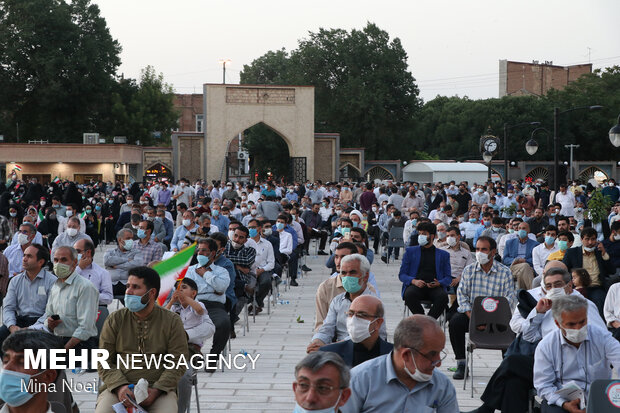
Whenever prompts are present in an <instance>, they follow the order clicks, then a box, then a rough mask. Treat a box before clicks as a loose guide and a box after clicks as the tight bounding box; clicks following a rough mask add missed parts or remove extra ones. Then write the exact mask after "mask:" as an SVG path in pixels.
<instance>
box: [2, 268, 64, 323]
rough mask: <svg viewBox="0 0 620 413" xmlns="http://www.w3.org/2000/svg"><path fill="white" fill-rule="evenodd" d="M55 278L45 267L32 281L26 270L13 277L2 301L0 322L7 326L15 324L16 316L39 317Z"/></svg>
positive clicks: (43, 311)
mask: <svg viewBox="0 0 620 413" xmlns="http://www.w3.org/2000/svg"><path fill="white" fill-rule="evenodd" d="M56 280H57V278H56V276H55V275H54V274H52V273H50V272H49V271H47V270H45V269H41V271H39V273H38V274H37V276H36V277H35V278H34V280H32V281H30V278H28V275H27V274H26V271H24V272H22V273H21V274H18V275H16V276H15V277H13V278H12V279H11V281H10V282H9V288H8V289H7V292H6V296H5V297H4V301H3V303H2V323H3V324H4V325H5V326H6V327H7V328H8V327H10V326H13V325H16V324H17V317H41V315H42V314H43V313H45V306H46V304H47V297H48V295H49V292H50V290H51V289H52V285H53V284H54V283H55V282H56Z"/></svg>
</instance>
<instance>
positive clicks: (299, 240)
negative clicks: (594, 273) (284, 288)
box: [290, 218, 620, 245]
mask: <svg viewBox="0 0 620 413" xmlns="http://www.w3.org/2000/svg"><path fill="white" fill-rule="evenodd" d="M300 219H301V218H300ZM290 226H291V227H293V229H294V230H295V232H296V233H297V245H299V244H303V243H304V229H303V228H302V227H301V224H300V223H299V222H297V221H293V222H292V223H291V225H290ZM618 244H620V242H619V243H618Z"/></svg>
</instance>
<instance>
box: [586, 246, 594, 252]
mask: <svg viewBox="0 0 620 413" xmlns="http://www.w3.org/2000/svg"><path fill="white" fill-rule="evenodd" d="M583 250H584V251H586V252H593V251H594V250H595V247H583Z"/></svg>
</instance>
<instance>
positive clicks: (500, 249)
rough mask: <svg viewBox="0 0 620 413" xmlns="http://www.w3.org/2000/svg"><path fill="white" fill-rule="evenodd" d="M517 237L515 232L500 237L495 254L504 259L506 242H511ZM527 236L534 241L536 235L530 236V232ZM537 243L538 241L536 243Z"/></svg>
mask: <svg viewBox="0 0 620 413" xmlns="http://www.w3.org/2000/svg"><path fill="white" fill-rule="evenodd" d="M518 236H519V235H518V234H517V233H516V232H513V233H512V234H511V233H507V234H505V235H504V236H502V237H501V238H500V239H499V242H498V243H497V253H498V254H499V255H500V256H501V257H502V258H503V257H504V250H505V249H506V242H507V241H508V240H511V239H513V238H517V237H518ZM527 236H528V237H529V238H530V239H532V240H534V241H536V235H535V234H532V233H531V232H528V234H527ZM536 242H538V241H536Z"/></svg>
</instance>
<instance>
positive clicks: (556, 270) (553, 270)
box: [542, 267, 573, 284]
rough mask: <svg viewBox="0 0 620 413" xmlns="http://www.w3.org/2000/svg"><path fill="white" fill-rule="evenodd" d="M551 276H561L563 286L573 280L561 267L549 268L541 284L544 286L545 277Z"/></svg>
mask: <svg viewBox="0 0 620 413" xmlns="http://www.w3.org/2000/svg"><path fill="white" fill-rule="evenodd" d="M552 275H561V276H562V281H564V284H568V283H569V282H571V281H572V280H573V277H572V276H571V275H570V273H569V272H568V271H566V270H565V269H564V268H562V267H551V268H549V269H548V270H547V271H546V272H545V273H544V274H543V281H542V283H543V284H544V283H545V280H546V279H547V277H549V276H552Z"/></svg>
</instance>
